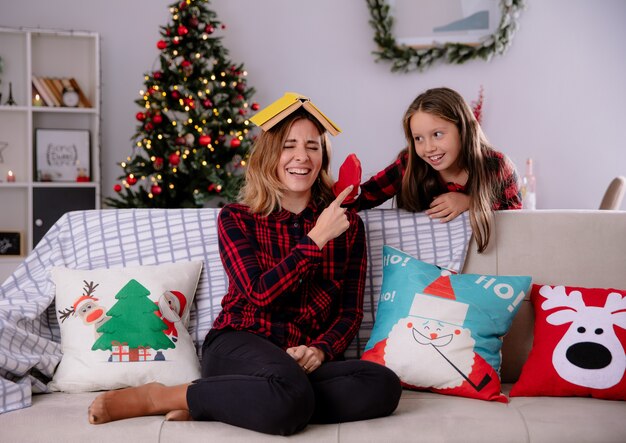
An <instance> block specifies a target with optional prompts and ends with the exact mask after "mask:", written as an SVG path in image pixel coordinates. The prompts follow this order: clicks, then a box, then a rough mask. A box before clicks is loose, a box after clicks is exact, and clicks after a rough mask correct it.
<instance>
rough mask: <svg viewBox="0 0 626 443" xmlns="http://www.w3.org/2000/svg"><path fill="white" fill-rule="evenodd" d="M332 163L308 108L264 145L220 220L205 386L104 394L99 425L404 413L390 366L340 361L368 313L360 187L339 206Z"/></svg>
mask: <svg viewBox="0 0 626 443" xmlns="http://www.w3.org/2000/svg"><path fill="white" fill-rule="evenodd" d="M329 164H330V155H329V146H328V145H327V138H326V134H325V130H324V128H323V127H322V125H321V124H320V123H319V122H318V121H317V120H315V119H314V118H313V117H312V116H311V115H310V114H308V113H306V112H305V111H303V110H299V111H296V112H295V113H294V114H292V115H290V116H289V117H287V118H286V119H285V120H283V121H281V122H280V123H278V124H277V125H276V126H274V127H272V128H271V129H270V130H269V131H267V132H263V133H262V134H261V135H260V136H259V137H258V139H257V142H256V144H255V146H254V148H253V151H252V153H251V156H250V159H249V165H248V169H247V173H246V184H245V186H244V188H243V189H242V193H241V198H240V203H238V204H229V205H226V206H225V207H224V208H223V209H222V211H221V212H220V215H219V222H218V235H219V241H220V253H221V257H222V262H223V265H224V269H225V270H226V273H227V275H228V278H229V288H228V293H227V294H226V295H225V296H224V298H223V300H222V311H221V313H220V315H219V316H218V318H217V319H216V320H215V323H214V325H213V328H212V329H211V331H210V332H209V333H208V334H207V337H206V339H205V341H204V344H203V358H202V377H203V378H201V379H199V380H196V381H194V382H193V383H191V384H188V385H181V386H173V387H166V386H163V385H161V384H158V383H151V384H148V385H143V386H140V387H136V388H128V389H124V390H121V391H111V392H107V393H104V394H102V395H100V396H99V397H97V398H96V399H95V400H94V402H93V403H92V405H91V406H90V408H89V421H90V422H91V423H93V424H100V423H106V422H108V421H111V420H118V419H122V418H128V417H137V416H142V415H159V414H167V415H166V419H172V420H184V419H190V418H192V419H194V420H217V421H222V422H225V423H229V424H232V425H236V426H241V427H245V428H248V429H252V430H255V431H259V432H264V433H269V434H282V435H289V434H293V433H295V432H297V431H299V430H301V429H302V428H304V427H305V426H306V425H307V424H308V423H309V422H317V423H336V422H346V421H354V420H363V419H369V418H374V417H380V416H385V415H388V414H391V413H392V412H393V411H394V410H395V408H396V406H397V404H398V401H399V398H400V393H401V387H400V381H399V379H398V377H397V376H396V375H395V374H394V373H393V372H392V371H391V370H389V369H387V368H386V367H384V366H381V365H377V364H375V363H371V362H368V361H361V360H343V359H342V354H343V352H344V351H345V349H346V347H347V346H348V344H349V343H350V341H351V340H352V338H353V337H354V336H355V334H356V332H357V330H358V328H359V326H360V323H361V319H362V317H363V291H364V283H365V270H366V252H365V233H364V226H363V222H362V221H361V219H360V218H359V217H358V215H357V214H356V213H355V212H353V211H347V212H346V209H345V208H342V207H341V204H342V202H343V200H344V199H345V197H346V196H347V195H348V193H349V192H350V191H351V187H348V188H346V189H345V190H344V191H343V192H341V193H340V194H339V196H338V197H337V198H336V199H335V197H334V195H333V193H332V184H333V183H332V180H331V178H330V175H329Z"/></svg>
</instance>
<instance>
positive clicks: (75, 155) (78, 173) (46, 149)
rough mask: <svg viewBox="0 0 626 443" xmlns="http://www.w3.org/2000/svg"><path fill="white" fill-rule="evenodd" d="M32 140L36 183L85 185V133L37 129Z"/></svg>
mask: <svg viewBox="0 0 626 443" xmlns="http://www.w3.org/2000/svg"><path fill="white" fill-rule="evenodd" d="M35 138H36V140H35V146H36V148H35V149H36V151H37V152H36V158H37V180H38V181H53V182H75V181H89V176H90V164H91V158H90V155H91V153H90V147H89V131H86V130H75V129H37V130H36V137H35Z"/></svg>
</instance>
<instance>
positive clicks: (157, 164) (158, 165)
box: [152, 157, 163, 171]
mask: <svg viewBox="0 0 626 443" xmlns="http://www.w3.org/2000/svg"><path fill="white" fill-rule="evenodd" d="M152 163H153V166H154V170H155V171H160V170H161V169H163V157H155V158H154V161H153V162H152Z"/></svg>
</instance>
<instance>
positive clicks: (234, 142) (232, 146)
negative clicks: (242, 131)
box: [230, 138, 241, 148]
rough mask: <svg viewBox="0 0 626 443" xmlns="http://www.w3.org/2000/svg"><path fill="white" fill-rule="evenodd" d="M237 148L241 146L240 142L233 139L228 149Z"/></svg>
mask: <svg viewBox="0 0 626 443" xmlns="http://www.w3.org/2000/svg"><path fill="white" fill-rule="evenodd" d="M239 146H241V140H239V139H238V138H233V139H232V140H231V141H230V147H231V148H238V147H239Z"/></svg>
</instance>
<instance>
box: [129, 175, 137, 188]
mask: <svg viewBox="0 0 626 443" xmlns="http://www.w3.org/2000/svg"><path fill="white" fill-rule="evenodd" d="M126 183H128V184H129V185H130V186H132V185H134V184H135V183H137V177H135V176H132V177H131V176H130V175H129V176H128V177H126Z"/></svg>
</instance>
